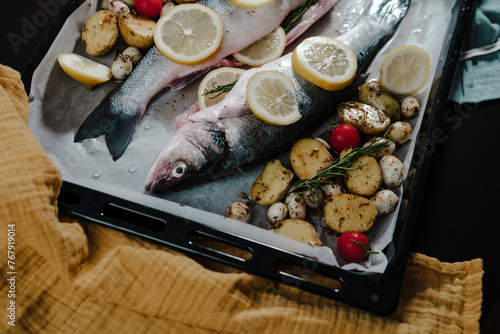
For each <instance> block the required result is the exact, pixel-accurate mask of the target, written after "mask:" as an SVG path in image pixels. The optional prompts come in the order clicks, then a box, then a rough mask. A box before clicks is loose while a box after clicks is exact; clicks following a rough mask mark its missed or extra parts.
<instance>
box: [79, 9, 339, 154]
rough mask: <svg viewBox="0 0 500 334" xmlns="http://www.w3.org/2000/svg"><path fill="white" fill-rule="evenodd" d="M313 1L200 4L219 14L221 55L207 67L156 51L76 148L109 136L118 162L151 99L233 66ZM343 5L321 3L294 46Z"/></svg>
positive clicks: (86, 124) (99, 110) (104, 105)
mask: <svg viewBox="0 0 500 334" xmlns="http://www.w3.org/2000/svg"><path fill="white" fill-rule="evenodd" d="M307 1H308V0H288V1H285V0H276V1H273V2H271V3H269V4H266V5H263V6H260V7H257V8H251V9H247V8H240V7H237V6H235V5H233V4H232V3H230V2H229V1H228V0H224V1H221V0H204V1H200V2H199V3H200V4H202V5H204V6H207V7H209V8H211V9H213V10H214V11H215V12H217V13H218V14H219V16H220V17H221V19H222V23H223V26H224V37H223V40H222V43H221V47H220V49H219V51H218V53H217V54H216V55H215V56H214V57H212V58H211V59H209V60H207V61H206V62H204V63H203V64H200V65H196V66H185V65H179V64H176V63H174V62H172V61H170V60H168V59H167V58H165V56H163V55H162V54H161V53H160V51H159V50H158V49H157V48H156V47H154V46H153V47H152V48H151V49H150V50H149V51H148V53H147V54H146V55H145V56H144V58H143V59H142V60H141V62H140V63H139V64H138V65H137V67H136V68H135V69H134V71H133V72H132V73H131V75H130V76H129V77H128V78H127V79H126V80H125V82H124V83H123V84H122V85H121V86H119V87H118V88H116V89H115V90H113V91H112V92H111V93H110V94H109V95H108V96H107V97H106V98H105V99H104V100H103V101H102V102H101V103H100V104H99V105H98V106H97V107H96V108H95V109H94V110H93V111H92V113H90V115H88V116H87V118H86V119H85V120H84V121H83V123H82V124H81V125H80V128H79V129H78V131H77V133H76V135H75V139H74V141H75V142H80V141H82V140H84V139H87V138H95V137H98V136H101V135H104V136H105V140H106V145H107V147H108V150H109V152H110V153H111V155H112V157H113V160H117V159H118V158H120V157H121V156H122V155H123V153H124V152H125V150H126V148H127V147H128V145H129V144H130V141H131V140H132V134H133V132H134V129H135V128H136V126H137V124H138V123H139V121H140V119H141V117H142V115H143V114H144V112H145V110H146V107H147V105H148V103H149V101H151V99H152V98H153V97H154V96H155V95H156V94H158V93H159V92H160V91H161V90H163V89H164V88H167V87H170V88H171V89H173V90H177V89H181V88H183V87H184V86H186V85H187V84H189V83H190V82H192V81H193V80H195V79H196V78H197V77H199V76H200V75H202V74H204V73H206V72H207V71H209V70H210V69H213V68H215V67H219V66H234V62H233V61H231V60H229V59H225V57H227V56H230V55H232V54H233V53H236V52H238V51H240V50H242V49H244V48H246V47H247V46H249V45H251V44H252V43H254V42H255V41H257V40H259V39H260V38H262V37H264V36H266V35H267V34H269V33H271V32H272V31H273V30H274V29H276V27H278V26H279V25H280V24H281V22H282V21H283V20H284V19H285V18H286V17H287V15H288V14H290V13H291V12H292V11H294V10H295V9H297V8H299V7H301V6H303V5H304V4H305V3H306V2H307ZM337 1H338V0H318V1H317V3H316V4H315V5H314V6H312V7H311V8H310V9H309V10H310V13H309V14H308V15H307V16H306V19H305V20H304V22H302V24H299V25H298V26H296V27H295V28H293V29H292V30H291V31H290V32H289V37H288V41H289V42H291V41H292V40H293V39H295V38H296V37H297V36H298V35H299V34H301V33H302V32H303V31H304V30H305V28H304V25H305V26H306V27H308V26H310V25H311V24H312V23H314V21H315V20H317V19H318V18H319V17H321V16H322V15H323V14H324V13H326V12H327V11H328V10H329V9H331V8H332V7H333V6H334V5H335V3H336V2H337Z"/></svg>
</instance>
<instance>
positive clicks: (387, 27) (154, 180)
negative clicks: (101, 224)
mask: <svg viewBox="0 0 500 334" xmlns="http://www.w3.org/2000/svg"><path fill="white" fill-rule="evenodd" d="M408 6H409V1H406V0H390V1H377V0H376V1H373V3H372V5H371V7H370V9H369V10H368V11H367V13H366V14H365V15H364V16H362V17H361V18H360V20H359V21H358V23H357V24H356V26H354V27H353V28H352V29H351V30H350V31H348V32H347V33H345V34H343V35H341V36H339V37H338V38H337V39H338V40H340V41H342V42H344V43H345V44H347V45H349V46H350V47H351V48H352V49H353V51H354V52H355V53H356V56H357V61H358V78H359V73H361V72H362V70H363V68H365V67H366V66H367V65H368V64H369V63H370V61H371V59H372V58H373V57H374V55H375V54H376V52H377V51H378V50H379V49H380V47H381V46H382V45H383V44H385V43H386V42H387V41H388V39H389V38H390V37H391V36H392V35H393V34H394V31H395V30H396V28H397V26H398V25H399V22H400V21H401V20H402V18H403V17H404V16H405V14H406V12H407V10H408ZM267 70H277V71H280V72H282V73H284V74H285V75H286V76H287V77H289V78H290V79H291V80H292V81H293V83H294V85H295V90H296V100H297V104H298V106H299V110H300V113H301V115H302V117H301V118H300V119H299V120H298V121H297V122H295V123H293V124H289V125H286V126H275V125H272V124H269V123H266V122H264V121H262V120H260V119H258V118H257V117H255V116H254V115H253V114H252V113H251V111H250V110H249V108H248V104H247V103H246V100H245V96H246V84H247V82H248V79H249V78H250V77H251V76H252V75H254V74H255V73H256V72H257V71H267ZM358 84H359V82H358V80H355V81H354V83H353V84H351V85H350V86H348V87H347V88H344V89H342V90H339V91H336V92H331V91H327V90H324V89H322V88H320V87H318V86H315V85H314V84H312V83H310V82H309V81H307V80H306V79H304V78H302V77H301V76H300V75H298V74H297V73H296V72H295V71H294V70H293V67H292V63H291V54H287V55H285V56H283V57H281V58H280V59H278V60H276V61H273V62H271V63H269V64H266V65H264V66H262V67H261V68H258V69H252V70H249V71H247V72H245V73H244V74H243V75H242V76H241V77H240V79H239V80H238V82H237V83H236V85H235V86H234V88H233V89H232V90H231V92H229V94H228V95H227V96H226V98H225V99H224V100H222V101H221V102H219V103H218V104H216V105H214V106H211V107H209V108H207V109H204V110H202V111H200V112H198V113H197V114H194V115H193V116H192V117H191V122H190V123H186V124H184V125H183V126H182V127H181V128H179V129H178V131H177V132H176V134H175V135H174V137H173V138H172V139H171V140H170V142H169V143H168V144H167V145H166V146H165V148H164V149H163V150H162V152H161V153H160V155H159V156H158V158H157V159H156V161H155V163H154V164H153V166H152V167H151V170H150V172H149V175H148V177H147V180H146V184H145V189H146V190H147V191H152V192H163V191H166V190H168V189H177V188H182V187H185V186H187V185H190V184H192V183H198V182H200V180H203V179H207V176H211V175H218V174H220V172H221V171H227V172H228V173H227V174H231V171H232V170H235V169H243V168H246V167H248V166H251V165H254V164H256V163H259V162H262V161H263V160H265V159H269V158H271V157H273V156H275V155H276V154H278V153H280V152H281V151H283V150H284V149H285V148H287V147H289V146H290V145H291V143H293V142H294V141H295V140H296V139H298V138H300V137H303V136H304V135H306V134H307V133H309V132H311V131H312V130H313V129H315V128H317V127H318V126H319V125H320V124H321V123H322V122H324V121H325V119H326V118H327V117H328V116H330V115H331V114H332V112H335V110H336V106H337V105H338V104H339V103H340V102H342V101H343V100H345V99H347V98H349V97H351V96H353V95H354V93H355V91H356V90H357V87H358ZM208 124H212V125H214V126H216V128H217V131H219V132H220V131H223V132H224V134H225V138H226V141H227V143H228V145H229V154H227V151H224V153H223V154H218V152H211V154H207V151H210V150H211V148H212V147H217V145H214V143H210V142H208V143H206V142H205V143H204V144H201V143H200V142H197V143H194V142H192V141H191V142H190V143H189V144H191V145H192V144H194V146H196V147H197V148H198V149H201V151H203V152H204V153H203V156H204V157H210V159H206V158H205V159H198V158H199V154H197V152H196V148H190V149H186V148H187V147H189V144H186V143H185V138H186V137H189V138H191V139H192V138H205V139H206V138H210V133H205V132H206V131H208V132H209V131H210V130H208V129H209V127H207V126H204V125H208ZM181 143H182V144H181ZM179 147H182V148H183V149H184V150H185V151H184V152H182V151H180V150H179ZM193 153H194V154H193ZM196 157H198V158H196ZM179 165H181V166H182V172H181V173H176V174H175V175H172V173H171V171H172V169H174V168H176V167H177V166H179ZM178 171H181V169H179V170H178Z"/></svg>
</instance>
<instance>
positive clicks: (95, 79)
mask: <svg viewBox="0 0 500 334" xmlns="http://www.w3.org/2000/svg"><path fill="white" fill-rule="evenodd" d="M57 61H58V62H59V65H61V68H62V69H63V71H64V72H66V74H68V75H69V76H70V77H72V78H73V79H75V80H76V81H78V82H81V83H82V84H84V85H85V86H86V87H87V88H88V89H93V88H94V87H95V86H96V85H98V84H100V83H103V82H106V81H108V80H109V79H111V68H109V67H108V66H106V65H102V64H99V63H98V62H95V61H93V60H90V59H88V58H85V57H82V56H80V55H78V54H76V53H60V54H59V55H58V56H57Z"/></svg>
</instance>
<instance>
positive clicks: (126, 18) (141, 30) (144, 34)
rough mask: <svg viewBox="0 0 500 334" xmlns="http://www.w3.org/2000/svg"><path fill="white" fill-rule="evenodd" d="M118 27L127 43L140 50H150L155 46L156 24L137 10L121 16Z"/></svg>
mask: <svg viewBox="0 0 500 334" xmlns="http://www.w3.org/2000/svg"><path fill="white" fill-rule="evenodd" d="M118 26H119V28H120V32H121V34H122V37H123V39H124V40H125V42H126V43H127V44H128V45H130V46H135V47H136V48H138V49H148V48H150V47H152V46H153V44H154V39H153V34H154V32H155V27H156V22H155V21H153V20H151V19H149V18H147V17H145V16H142V15H140V14H139V13H137V12H136V11H135V10H131V11H130V13H127V14H123V15H120V18H119V19H118Z"/></svg>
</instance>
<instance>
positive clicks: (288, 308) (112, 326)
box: [0, 65, 483, 334]
mask: <svg viewBox="0 0 500 334" xmlns="http://www.w3.org/2000/svg"><path fill="white" fill-rule="evenodd" d="M27 115H28V104H27V98H26V95H25V93H24V90H23V86H22V84H21V82H20V77H19V74H18V73H17V72H15V71H13V70H11V69H9V68H7V67H5V66H1V65H0V199H1V200H0V222H1V229H0V248H1V251H0V254H1V256H0V270H1V273H0V274H1V277H2V279H1V283H0V288H1V291H0V310H1V311H0V315H1V317H0V332H1V333H23V332H29V333H71V334H75V333H141V332H142V333H344V334H348V333H367V332H369V333H477V332H479V316H480V310H481V300H482V292H481V288H482V274H483V269H482V261H481V260H480V259H476V260H471V261H467V262H461V263H442V262H439V261H438V260H437V259H434V258H429V257H427V256H424V255H422V254H411V256H410V259H409V263H408V267H407V271H406V276H405V280H404V284H403V289H402V296H401V302H400V306H399V308H398V309H397V311H396V312H395V313H394V314H392V315H390V316H387V317H382V316H377V315H373V314H371V313H368V312H364V311H360V310H358V309H355V308H352V307H349V306H346V305H344V304H341V303H337V302H334V301H331V300H329V299H326V298H323V297H319V296H316V295H313V294H309V293H307V292H303V291H301V290H298V289H294V288H291V287H287V286H285V285H282V284H279V283H277V282H275V281H271V280H268V279H265V278H261V277H258V276H254V275H251V274H248V273H244V272H239V271H237V270H225V271H224V270H211V269H209V268H208V267H209V266H210V264H207V263H205V265H202V264H201V263H200V262H197V261H195V260H194V259H193V258H191V257H188V256H186V255H183V254H180V253H178V252H176V251H173V250H171V249H169V248H166V247H161V246H157V245H153V244H150V243H148V242H146V241H144V240H141V239H139V238H135V237H131V236H129V235H126V234H123V233H121V232H117V231H115V230H112V229H109V228H105V227H102V226H99V225H96V224H93V223H89V222H84V221H80V222H79V221H77V220H76V219H74V218H71V217H64V216H59V215H58V211H57V206H56V204H57V203H56V200H57V194H58V191H59V188H60V186H61V176H60V173H59V172H58V170H57V169H56V167H55V166H54V165H53V164H52V162H51V161H50V160H49V158H48V157H47V155H46V154H45V153H44V151H43V150H42V148H41V147H40V145H39V144H38V143H37V141H36V139H35V137H34V136H33V134H32V133H31V132H30V130H29V128H28V127H27V125H26V120H27ZM9 224H15V259H14V260H13V262H14V268H9V267H8V266H7V265H8V263H7V261H8V259H7V238H8V225H9ZM11 234H12V233H11ZM212 268H216V267H215V266H214V267H212ZM217 268H219V267H217ZM14 270H15V272H17V274H15V275H14V279H15V286H14V291H15V297H14V298H11V297H9V290H10V291H12V288H13V287H12V285H11V284H10V283H11V281H7V279H8V278H10V277H11V276H10V275H9V274H8V273H9V272H10V271H14ZM12 300H13V301H14V302H15V306H16V309H15V322H14V324H15V327H13V326H11V325H9V323H8V322H9V321H10V320H9V317H7V316H8V315H9V312H10V311H9V310H7V308H8V307H9V305H10V304H9V303H11V301H12Z"/></svg>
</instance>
